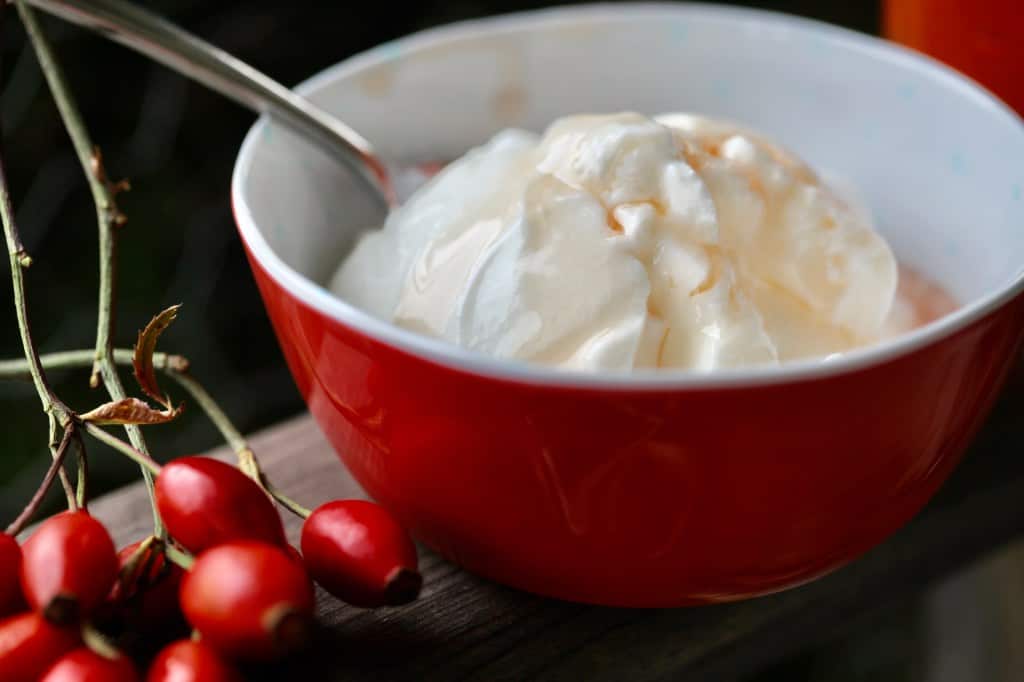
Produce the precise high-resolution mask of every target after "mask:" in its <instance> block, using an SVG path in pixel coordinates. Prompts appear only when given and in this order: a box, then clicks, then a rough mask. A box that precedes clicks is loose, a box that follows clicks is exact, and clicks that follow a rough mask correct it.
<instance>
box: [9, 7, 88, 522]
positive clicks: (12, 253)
mask: <svg viewBox="0 0 1024 682" xmlns="http://www.w3.org/2000/svg"><path fill="white" fill-rule="evenodd" d="M2 16H3V8H0V21H2ZM0 220H2V222H3V226H4V238H5V240H6V242H7V253H8V256H9V262H10V267H11V286H12V287H13V289H14V310H15V313H16V316H17V318H18V332H19V334H20V335H21V348H22V352H23V353H24V354H25V361H26V365H27V367H26V368H27V370H28V372H29V375H30V376H31V377H32V383H33V384H34V385H35V389H36V393H37V394H38V395H39V401H40V402H41V403H42V406H43V412H45V413H46V415H47V419H48V420H49V423H50V431H51V438H50V443H49V446H50V455H51V457H52V458H53V459H54V460H56V459H57V454H58V451H57V442H56V440H57V439H56V433H57V429H58V425H59V426H60V427H63V428H67V426H68V424H70V423H71V421H72V419H71V410H69V409H68V407H67V406H66V405H65V404H64V403H63V402H61V400H60V399H59V398H58V397H57V396H56V395H54V393H53V390H52V389H51V388H50V385H49V383H48V382H47V380H46V374H45V373H44V371H43V367H42V362H41V361H40V360H39V353H38V351H37V350H36V346H35V343H34V342H33V340H32V328H31V325H30V324H29V315H28V303H27V297H26V295H25V281H24V276H23V275H24V273H23V272H22V269H23V268H27V267H29V265H31V264H32V259H31V258H30V257H29V255H28V254H27V253H26V252H25V247H24V246H23V245H22V243H21V235H20V234H19V232H18V226H17V224H16V223H15V221H14V208H13V207H12V205H11V194H10V190H9V189H8V184H7V171H6V168H5V166H4V163H3V145H2V140H0ZM57 471H58V473H59V475H60V480H61V485H63V486H64V492H65V495H66V496H67V499H68V507H73V506H74V504H75V497H74V490H73V489H72V488H71V482H70V481H69V480H68V477H67V474H66V473H65V472H64V469H63V468H61V467H58V469H57Z"/></svg>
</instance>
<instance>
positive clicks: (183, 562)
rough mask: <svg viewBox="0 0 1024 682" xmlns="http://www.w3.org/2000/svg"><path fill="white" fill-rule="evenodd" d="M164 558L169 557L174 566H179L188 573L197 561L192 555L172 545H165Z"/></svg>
mask: <svg viewBox="0 0 1024 682" xmlns="http://www.w3.org/2000/svg"><path fill="white" fill-rule="evenodd" d="M164 556H165V557H167V558H168V559H169V560H170V562H171V563H172V564H177V565H178V566H179V567H181V568H182V569H183V570H186V571H190V570H192V564H194V563H195V559H194V558H193V557H192V555H191V554H189V553H187V552H185V551H183V550H181V549H178V548H177V547H175V546H174V545H172V544H170V543H167V544H165V545H164Z"/></svg>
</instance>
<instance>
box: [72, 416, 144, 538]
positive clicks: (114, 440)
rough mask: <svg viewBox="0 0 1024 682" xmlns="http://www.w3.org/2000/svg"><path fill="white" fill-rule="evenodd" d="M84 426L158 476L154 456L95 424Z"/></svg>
mask: <svg viewBox="0 0 1024 682" xmlns="http://www.w3.org/2000/svg"><path fill="white" fill-rule="evenodd" d="M84 428H85V432H86V433H88V434H89V435H90V436H92V437H93V438H95V439H96V440H98V441H100V442H102V443H106V444H107V445H109V446H110V447H112V448H114V449H115V450H117V451H118V452H120V453H121V454H122V455H126V456H128V457H129V458H130V459H132V460H134V461H135V463H136V464H138V465H139V467H140V468H142V469H143V470H144V471H146V472H147V473H148V474H150V475H151V476H156V475H157V474H159V473H160V465H159V464H157V463H156V462H155V461H154V460H153V458H152V457H150V456H149V455H148V454H146V453H145V452H142V451H141V450H136V449H135V448H133V447H132V446H131V445H128V443H125V442H124V441H123V440H121V439H120V438H118V437H117V436H112V435H111V434H109V433H107V432H106V431H104V430H103V429H101V428H100V427H98V426H96V425H95V424H90V423H89V422H85V424H84ZM161 539H163V538H161Z"/></svg>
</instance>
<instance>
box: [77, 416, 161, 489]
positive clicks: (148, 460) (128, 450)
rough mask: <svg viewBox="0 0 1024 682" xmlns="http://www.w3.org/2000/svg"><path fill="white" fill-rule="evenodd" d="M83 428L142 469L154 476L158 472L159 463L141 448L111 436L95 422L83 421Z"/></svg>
mask: <svg viewBox="0 0 1024 682" xmlns="http://www.w3.org/2000/svg"><path fill="white" fill-rule="evenodd" d="M83 428H85V432H86V433H88V434H89V435H90V436H92V437H93V438H95V439H96V440H98V441H100V442H103V443H106V444H107V445H109V446H110V447H112V448H114V449H115V450H117V451H118V452H120V453H121V454H122V455H127V456H128V457H129V458H130V459H132V460H134V461H135V463H136V464H138V465H139V467H141V468H142V469H143V470H144V471H146V472H148V473H149V474H151V475H153V476H155V475H157V474H159V473H160V465H159V464H157V463H156V461H154V460H153V458H152V457H150V456H149V455H148V454H146V453H145V452H142V451H141V450H136V449H135V448H133V447H132V446H131V445H129V444H128V443H125V442H124V441H123V440H121V439H120V438H118V437H117V436H113V435H111V434H109V433H107V432H106V431H104V430H103V429H101V428H100V427H98V426H96V425H95V424H90V423H89V422H85V423H84V425H83Z"/></svg>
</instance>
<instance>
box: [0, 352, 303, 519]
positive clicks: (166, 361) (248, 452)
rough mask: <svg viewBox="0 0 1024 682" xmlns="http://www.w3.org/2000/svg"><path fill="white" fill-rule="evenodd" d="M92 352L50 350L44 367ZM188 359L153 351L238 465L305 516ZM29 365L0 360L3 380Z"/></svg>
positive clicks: (126, 360) (67, 364)
mask: <svg viewBox="0 0 1024 682" xmlns="http://www.w3.org/2000/svg"><path fill="white" fill-rule="evenodd" d="M92 357H93V356H92V351H89V350H73V351H64V352H61V353H48V354H46V355H43V356H41V360H42V363H43V367H45V368H47V369H58V368H72V367H87V366H88V365H89V363H91V362H92ZM114 359H115V360H116V361H117V362H118V363H120V364H125V365H127V364H131V362H132V351H130V350H127V349H123V348H119V349H117V350H115V351H114ZM188 365H189V363H188V360H187V359H186V358H184V357H182V356H181V355H171V354H167V353H154V354H153V366H154V367H156V368H157V369H158V370H160V371H161V372H163V373H164V374H166V375H167V376H168V377H170V378H171V379H173V380H174V381H175V382H177V383H178V385H180V386H181V387H182V388H184V389H185V390H186V391H187V392H188V394H189V395H190V396H191V397H192V399H193V400H195V401H196V403H197V404H198V405H199V407H200V408H202V410H203V412H205V413H206V415H207V416H208V417H209V418H210V421H211V422H213V425H214V426H215V427H217V430H218V431H220V434H221V437H222V438H223V439H224V441H225V442H226V443H227V444H228V446H229V447H230V448H231V449H232V450H234V451H235V455H236V456H237V457H238V467H239V468H240V469H241V470H242V471H244V472H245V473H246V474H248V475H249V476H251V477H252V478H253V479H254V480H255V481H256V482H257V483H259V484H260V485H261V486H263V488H264V489H265V490H266V491H267V492H268V493H269V494H270V496H271V497H273V498H274V499H275V500H277V502H278V503H279V504H280V505H281V506H282V507H284V508H285V509H287V510H288V511H290V512H292V513H293V514H295V515H296V516H299V517H302V518H306V517H308V516H309V514H310V510H309V509H307V508H306V507H303V506H302V505H301V504H299V503H298V502H296V501H295V500H293V499H291V498H289V497H288V496H287V495H285V494H284V493H282V492H281V491H280V490H278V489H277V488H275V487H274V486H273V485H272V484H271V483H270V482H269V481H268V480H267V478H266V476H265V475H264V474H263V471H262V469H261V468H260V465H259V462H258V461H257V460H256V455H255V453H253V451H252V448H250V447H249V443H248V441H246V439H245V436H243V435H242V433H241V432H240V431H239V430H238V429H237V428H235V425H234V424H233V423H232V422H231V419H230V418H229V417H228V415H227V413H225V412H224V410H223V409H222V408H221V406H220V405H219V404H218V403H217V401H216V400H214V398H213V396H211V395H210V394H209V393H208V392H207V390H206V389H205V388H204V387H203V385H202V384H201V383H199V381H197V380H196V379H195V378H194V377H193V376H191V375H190V374H187V373H186V370H187V369H188ZM27 371H28V366H27V365H26V363H25V361H24V360H22V359H16V360H0V379H4V378H8V379H15V378H23V377H25V376H26V375H27Z"/></svg>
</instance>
